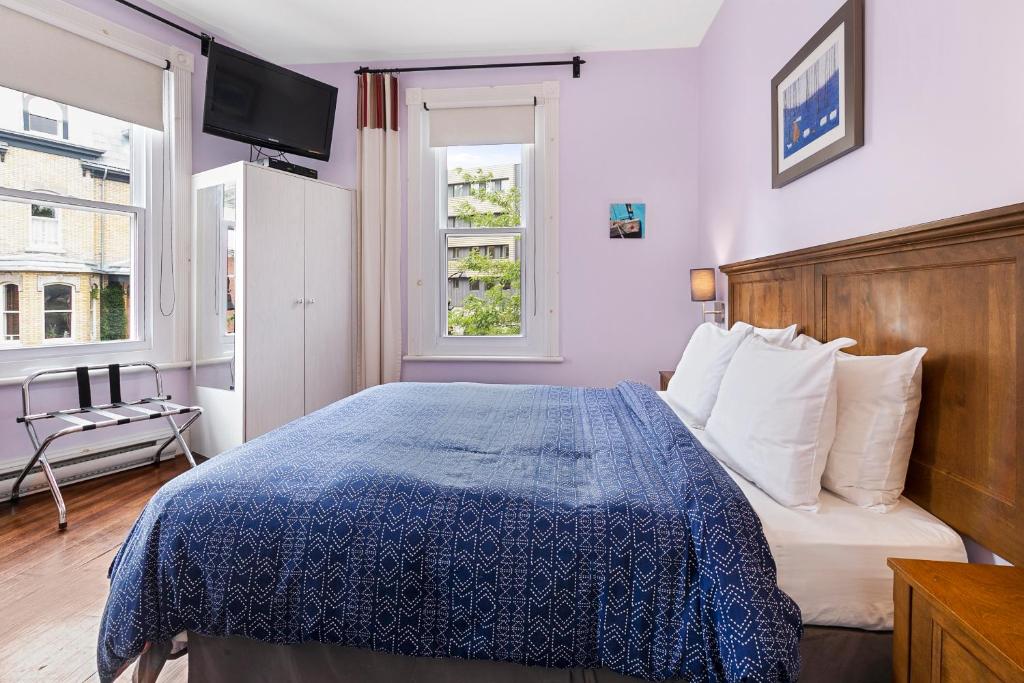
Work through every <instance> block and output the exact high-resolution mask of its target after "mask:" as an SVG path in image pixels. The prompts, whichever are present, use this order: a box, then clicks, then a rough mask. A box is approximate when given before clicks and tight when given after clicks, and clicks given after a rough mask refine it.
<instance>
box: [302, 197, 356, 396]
mask: <svg viewBox="0 0 1024 683" xmlns="http://www.w3.org/2000/svg"><path fill="white" fill-rule="evenodd" d="M352 210H353V206H352V192H351V191H349V190H342V189H340V188H337V187H333V186H331V185H325V184H323V183H307V184H306V412H307V413H310V412H313V411H314V410H317V409H318V408H322V407H324V406H325V405H328V404H330V403H334V402H335V401H337V400H339V399H342V398H344V397H345V396H348V395H349V394H350V393H352V361H353V353H352V330H353V327H352V322H353V319H352V283H353V282H354V277H353V270H352V267H353V266H352V264H353V262H352V258H353V250H352V238H353V232H352Z"/></svg>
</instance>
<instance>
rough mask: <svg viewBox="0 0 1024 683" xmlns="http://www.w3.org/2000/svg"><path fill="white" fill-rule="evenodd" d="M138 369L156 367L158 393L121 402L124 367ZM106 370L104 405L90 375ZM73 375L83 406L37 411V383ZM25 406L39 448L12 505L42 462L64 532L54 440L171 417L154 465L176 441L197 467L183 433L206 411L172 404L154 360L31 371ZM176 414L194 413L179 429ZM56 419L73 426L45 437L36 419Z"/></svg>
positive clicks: (32, 438) (24, 387)
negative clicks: (95, 398)
mask: <svg viewBox="0 0 1024 683" xmlns="http://www.w3.org/2000/svg"><path fill="white" fill-rule="evenodd" d="M133 367H146V368H149V369H150V370H152V371H153V379H154V382H155V384H156V395H155V396H150V397H148V398H141V399H136V400H134V401H122V400H121V369H122V368H133ZM101 370H106V371H107V377H108V380H109V384H110V402H109V403H104V404H101V405H93V404H92V387H91V385H90V383H89V373H90V372H91V371H101ZM69 374H75V375H76V376H77V378H78V403H79V406H78V407H77V408H66V409H63V410H53V411H50V412H46V413H33V412H32V384H33V383H34V382H36V381H37V380H39V378H41V377H50V376H53V375H69ZM21 404H22V409H23V414H22V415H21V416H19V417H18V420H17V421H18V422H20V423H22V424H24V425H25V429H26V430H27V431H28V438H29V440H30V441H31V442H32V447H33V448H35V452H34V453H33V455H32V457H31V458H29V461H28V463H26V464H25V467H24V468H22V470H21V473H20V474H19V475H18V477H17V479H15V480H14V485H13V486H12V487H11V505H15V504H17V502H18V499H19V497H20V495H21V484H22V482H23V481H25V477H27V476H28V475H29V473H30V472H31V470H32V468H33V467H35V466H36V464H37V463H38V464H39V467H40V469H41V470H42V471H43V475H44V476H45V477H46V482H47V484H48V485H49V487H50V493H52V494H53V500H54V503H56V505H57V528H58V529H59V530H60V531H64V530H65V529H67V526H68V514H67V507H66V506H65V505H64V497H63V496H62V495H61V493H60V486H59V485H58V483H57V477H56V476H55V475H54V474H53V468H52V467H51V466H50V463H49V461H48V460H47V459H46V449H47V448H49V447H50V444H52V443H53V442H54V441H56V440H57V439H59V438H60V437H62V436H67V435H69V434H78V433H80V432H88V431H92V430H95V429H104V428H106V427H118V426H120V425H126V424H131V423H133V422H141V421H143V420H155V419H160V418H165V419H166V420H167V423H168V424H169V425H170V428H171V435H170V437H168V438H167V439H166V440H165V441H164V442H163V444H161V446H160V447H159V448H157V450H156V453H155V454H154V455H153V464H159V463H160V454H161V453H163V451H164V449H165V448H167V447H168V446H170V445H171V444H172V443H174V442H175V441H176V442H177V443H178V445H179V446H180V447H181V450H182V452H183V453H184V454H185V458H186V459H187V460H188V464H189V466H191V467H195V466H196V461H195V458H194V457H193V456H192V451H191V450H189V447H188V444H187V443H185V439H184V437H183V436H182V434H183V433H184V432H185V430H187V429H188V428H189V427H190V426H192V423H193V422H195V421H196V420H197V419H199V416H200V415H202V414H203V409H202V408H200V407H199V406H183V405H178V404H177V403H171V397H170V396H169V395H164V389H163V380H162V378H161V376H160V368H158V367H157V366H156V365H154V364H153V363H149V362H146V361H139V362H136V363H120V364H118V363H115V364H112V365H87V366H86V365H83V366H80V367H76V368H56V369H52V370H40V371H39V372H36V373H34V374H32V375H29V376H28V377H26V378H25V381H24V382H22V384H21ZM114 410H122V411H126V412H128V413H130V414H128V415H125V414H121V413H115V412H113V411H114ZM175 415H190V416H191V417H189V418H188V419H187V420H185V422H184V423H183V424H182V425H181V426H180V427H179V426H178V424H177V423H176V422H175V421H174V416H175ZM87 418H95V419H87ZM51 419H56V420H58V421H60V422H63V423H67V424H68V426H66V427H63V428H61V429H58V430H57V431H55V432H53V433H52V434H49V435H47V436H46V437H45V438H44V439H42V440H40V438H39V434H38V433H37V432H36V423H37V422H40V421H43V420H51Z"/></svg>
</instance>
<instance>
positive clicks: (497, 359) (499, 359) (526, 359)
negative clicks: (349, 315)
mask: <svg viewBox="0 0 1024 683" xmlns="http://www.w3.org/2000/svg"><path fill="white" fill-rule="evenodd" d="M402 360H403V361H408V362H413V363H415V362H421V361H422V362H430V363H438V362H440V363H445V362H448V363H464V362H467V361H470V362H482V363H561V362H563V361H564V360H565V359H564V358H562V357H561V356H402Z"/></svg>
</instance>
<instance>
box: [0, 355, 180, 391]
mask: <svg viewBox="0 0 1024 683" xmlns="http://www.w3.org/2000/svg"><path fill="white" fill-rule="evenodd" d="M125 362H129V361H125ZM156 366H157V367H158V368H160V370H161V372H162V371H164V370H178V369H181V368H190V367H192V361H190V360H185V361H176V362H173V363H157V364H156ZM143 370H146V371H148V370H149V368H147V367H132V368H128V369H126V370H125V371H124V373H123V374H125V375H128V374H132V373H135V372H141V371H143ZM27 378H28V375H24V376H22V377H0V387H7V386H12V385H16V384H21V383H22V382H24V381H25V380H26V379H27ZM73 379H74V377H73V376H71V375H45V376H43V377H40V378H39V379H38V380H36V381H37V382H41V383H45V382H57V381H68V380H73ZM33 386H35V385H33Z"/></svg>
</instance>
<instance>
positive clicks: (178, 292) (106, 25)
mask: <svg viewBox="0 0 1024 683" xmlns="http://www.w3.org/2000/svg"><path fill="white" fill-rule="evenodd" d="M0 5H3V6H5V7H9V8H11V9H13V10H16V11H18V12H22V13H23V14H27V15H29V16H32V17H34V18H36V19H39V20H41V21H45V22H48V23H50V24H53V25H55V26H59V27H60V28H62V29H64V30H67V31H70V32H72V33H75V34H77V35H80V36H82V37H84V38H88V39H89V40H93V41H95V42H98V43H101V44H103V45H107V46H108V47H112V48H114V49H117V50H121V51H122V52H125V53H127V54H131V55H133V56H135V57H138V58H140V59H144V60H147V61H149V62H151V63H153V64H159V65H165V64H166V65H169V67H170V68H169V69H168V75H167V76H166V85H165V95H164V97H165V101H164V121H165V123H164V133H163V134H151V133H149V131H147V129H145V128H142V127H140V126H134V127H133V143H132V154H133V159H132V172H133V174H134V175H135V177H133V179H132V180H133V182H132V192H133V196H132V205H131V206H129V207H125V206H122V205H116V204H107V203H104V202H93V201H89V200H78V199H74V198H70V197H65V196H60V197H55V196H54V195H52V194H48V193H39V192H27V191H22V190H13V189H9V188H0V199H4V200H8V201H23V202H25V203H44V204H47V205H50V206H57V207H59V208H60V207H65V208H71V209H74V208H81V207H83V206H84V207H87V208H89V209H93V210H100V211H112V212H113V213H117V214H124V213H126V212H127V213H131V214H133V215H134V220H136V221H137V223H136V225H137V226H138V227H137V229H136V230H134V231H133V233H134V235H135V240H134V243H133V245H132V249H133V253H134V254H135V261H134V263H135V264H137V265H136V271H137V272H133V273H132V285H131V286H132V292H131V296H132V307H133V309H132V314H131V319H132V325H133V326H137V330H138V332H137V333H136V334H135V336H137V339H135V340H131V341H105V342H101V341H97V342H89V343H74V344H68V343H64V344H53V343H52V342H51V343H44V344H43V345H41V346H37V347H22V346H7V345H4V346H3V347H0V386H2V385H7V384H16V383H20V382H21V381H22V380H23V379H24V377H25V376H26V375H28V374H30V373H32V372H34V371H36V370H39V369H41V368H45V367H54V366H77V365H93V364H96V365H100V364H107V363H114V362H118V363H128V362H132V361H137V360H148V361H151V362H155V363H157V364H159V365H160V366H162V367H164V368H170V367H187V366H188V365H189V363H188V358H189V351H190V346H189V315H190V314H189V305H188V302H189V290H188V287H189V283H190V281H191V280H190V278H189V275H188V268H189V258H188V255H189V254H190V253H191V220H192V210H191V198H192V192H191V177H192V86H191V83H192V73H193V71H194V57H193V55H192V54H191V53H190V52H186V51H185V50H182V49H181V48H178V47H175V46H172V45H168V44H165V43H161V42H160V41H157V40H154V39H152V38H150V37H148V36H145V35H143V34H140V33H137V32H135V31H133V30H131V29H128V28H125V27H124V26H121V25H120V24H117V23H116V22H113V21H110V20H108V19H106V18H104V17H100V16H98V15H96V14H92V13H90V12H87V11H85V10H83V9H81V8H79V7H76V6H75V5H72V4H70V3H68V2H65V1H64V0H0ZM140 130H141V131H145V133H144V134H142V135H139V134H137V133H136V131H140ZM142 176H144V177H142ZM142 207H145V208H142ZM172 244H173V246H174V248H173V251H172V250H171V249H170V246H171V245H172ZM161 260H162V262H163V264H162V265H163V268H161V267H160V266H161ZM171 272H173V273H174V278H173V279H172V278H171V276H170V273H171ZM161 273H163V282H162V283H161V282H160V276H161ZM161 296H162V298H163V300H164V301H163V305H161V301H160V297H161ZM171 301H173V302H174V305H173V306H171V305H170V302H171ZM22 322H24V321H22ZM22 336H24V331H23V330H22Z"/></svg>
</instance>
